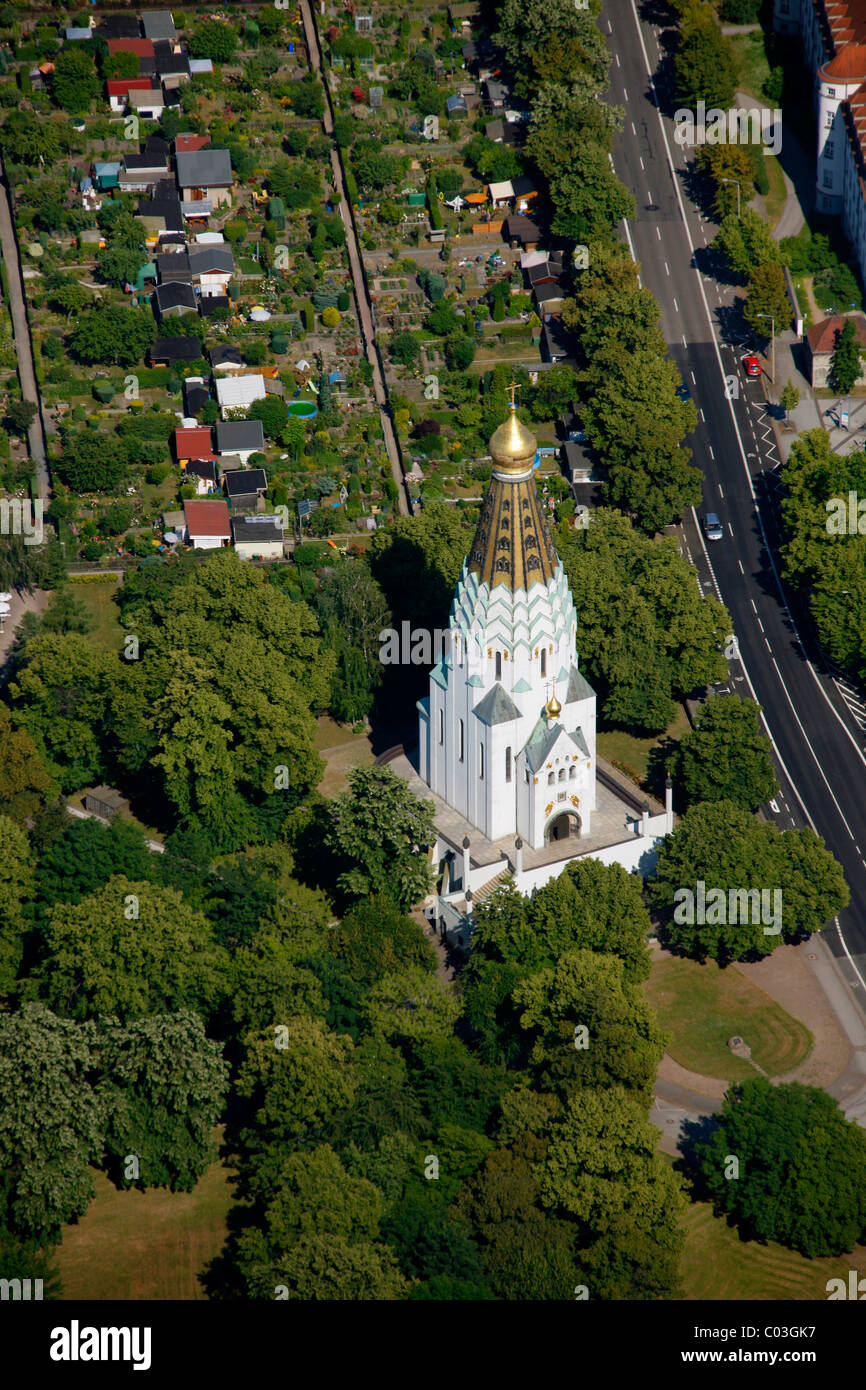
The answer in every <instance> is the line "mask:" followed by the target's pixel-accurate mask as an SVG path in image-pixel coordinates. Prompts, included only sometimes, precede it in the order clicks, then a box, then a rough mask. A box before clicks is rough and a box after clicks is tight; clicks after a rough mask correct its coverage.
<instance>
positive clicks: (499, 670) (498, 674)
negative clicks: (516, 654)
mask: <svg viewBox="0 0 866 1390" xmlns="http://www.w3.org/2000/svg"><path fill="white" fill-rule="evenodd" d="M496 679H497V680H498V681H501V680H502V653H501V652H497V653H496Z"/></svg>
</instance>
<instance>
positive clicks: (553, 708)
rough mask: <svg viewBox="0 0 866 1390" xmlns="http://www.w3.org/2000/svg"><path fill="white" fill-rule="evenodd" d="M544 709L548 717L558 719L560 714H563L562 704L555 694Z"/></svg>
mask: <svg viewBox="0 0 866 1390" xmlns="http://www.w3.org/2000/svg"><path fill="white" fill-rule="evenodd" d="M544 711H545V713H546V715H547V717H548V719H558V718H559V716H560V715H561V714H562V705H561V704H560V703H559V701H558V700H557V698H556V696H555V695H551V697H550V699H549V700H548V702H547V704H546V705H545V706H544Z"/></svg>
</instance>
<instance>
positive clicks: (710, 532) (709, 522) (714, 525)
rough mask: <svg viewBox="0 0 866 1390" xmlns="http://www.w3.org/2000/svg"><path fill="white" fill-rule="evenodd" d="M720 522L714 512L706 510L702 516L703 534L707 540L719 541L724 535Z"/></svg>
mask: <svg viewBox="0 0 866 1390" xmlns="http://www.w3.org/2000/svg"><path fill="white" fill-rule="evenodd" d="M724 534H725V533H724V530H723V529H722V523H721V522H720V521H719V518H718V517H717V516H716V514H715V512H707V514H706V516H705V517H704V535H705V536H706V538H707V540H708V541H720V540H721V539H722V537H723V536H724Z"/></svg>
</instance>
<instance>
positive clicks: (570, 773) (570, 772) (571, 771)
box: [568, 767, 577, 782]
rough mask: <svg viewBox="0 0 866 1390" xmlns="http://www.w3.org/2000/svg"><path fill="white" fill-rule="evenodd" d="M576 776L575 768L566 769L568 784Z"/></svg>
mask: <svg viewBox="0 0 866 1390" xmlns="http://www.w3.org/2000/svg"><path fill="white" fill-rule="evenodd" d="M576 776H577V768H576V767H570V768H569V769H568V780H569V782H573V781H574V779H575V777H576Z"/></svg>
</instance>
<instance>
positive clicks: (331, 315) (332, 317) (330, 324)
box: [322, 304, 340, 328]
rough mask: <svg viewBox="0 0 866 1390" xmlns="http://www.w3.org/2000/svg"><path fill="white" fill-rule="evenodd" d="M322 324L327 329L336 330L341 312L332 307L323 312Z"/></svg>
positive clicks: (329, 306)
mask: <svg viewBox="0 0 866 1390" xmlns="http://www.w3.org/2000/svg"><path fill="white" fill-rule="evenodd" d="M322 323H323V324H324V325H325V327H326V328H336V327H337V326H338V325H339V323H340V311H339V309H335V308H334V307H333V306H332V305H330V304H329V305H328V307H327V308H326V309H323V310H322Z"/></svg>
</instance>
